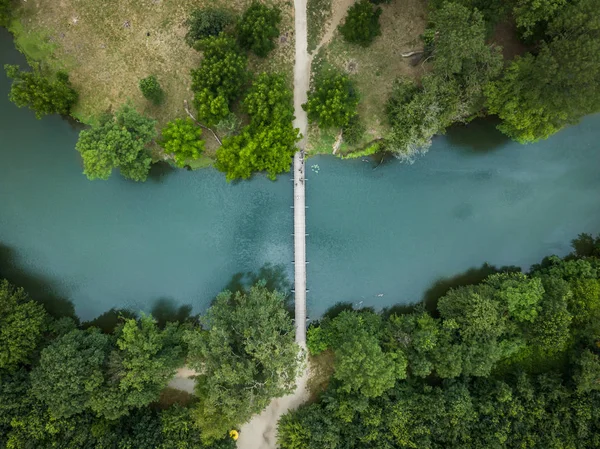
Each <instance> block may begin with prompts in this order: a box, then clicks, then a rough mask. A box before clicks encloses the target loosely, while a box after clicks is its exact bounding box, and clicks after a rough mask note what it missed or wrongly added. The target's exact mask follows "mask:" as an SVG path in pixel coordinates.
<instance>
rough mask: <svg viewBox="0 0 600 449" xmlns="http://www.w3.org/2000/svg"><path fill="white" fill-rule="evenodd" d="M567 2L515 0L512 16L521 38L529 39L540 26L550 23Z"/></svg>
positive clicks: (557, 0)
mask: <svg viewBox="0 0 600 449" xmlns="http://www.w3.org/2000/svg"><path fill="white" fill-rule="evenodd" d="M566 5H567V0H516V1H515V2H514V7H513V15H514V17H515V22H516V23H517V27H519V28H520V31H521V33H522V35H523V37H530V36H532V35H533V34H534V32H535V31H536V29H537V28H538V27H539V26H540V25H541V24H547V23H548V22H550V21H551V20H552V19H553V18H554V17H555V16H556V15H557V14H558V13H559V12H560V11H561V9H563V8H564V7H565V6H566Z"/></svg>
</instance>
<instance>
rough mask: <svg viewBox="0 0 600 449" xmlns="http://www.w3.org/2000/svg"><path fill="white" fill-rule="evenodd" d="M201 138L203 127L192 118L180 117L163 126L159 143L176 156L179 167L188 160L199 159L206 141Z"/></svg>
mask: <svg viewBox="0 0 600 449" xmlns="http://www.w3.org/2000/svg"><path fill="white" fill-rule="evenodd" d="M201 138H202V129H201V128H200V127H198V126H196V125H195V124H194V122H193V121H192V119H190V118H186V119H185V120H183V119H180V118H178V119H175V120H174V121H172V122H169V123H167V126H165V127H164V128H163V130H162V140H161V141H160V142H159V144H160V146H161V147H163V148H164V149H165V152H167V153H169V154H173V155H174V156H175V163H176V164H177V166H178V167H183V166H185V164H186V162H187V161H188V160H190V159H198V158H199V157H200V155H201V154H202V153H203V152H204V141H203V140H202V139H201Z"/></svg>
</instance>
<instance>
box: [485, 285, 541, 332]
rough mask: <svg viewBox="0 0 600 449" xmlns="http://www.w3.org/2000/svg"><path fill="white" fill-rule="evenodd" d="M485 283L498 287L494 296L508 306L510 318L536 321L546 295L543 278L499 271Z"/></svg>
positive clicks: (519, 320)
mask: <svg viewBox="0 0 600 449" xmlns="http://www.w3.org/2000/svg"><path fill="white" fill-rule="evenodd" d="M485 283H486V284H487V285H490V286H492V287H494V288H495V289H496V292H495V293H494V297H495V298H496V299H497V300H498V301H499V302H500V303H501V305H502V306H503V307H506V309H507V310H508V316H509V317H510V318H513V319H515V320H516V321H518V322H530V323H531V322H533V321H535V319H536V318H537V316H538V313H539V311H540V310H541V307H540V306H539V303H540V301H541V300H542V297H543V295H544V287H543V286H542V281H541V279H539V278H529V277H528V276H526V275H524V274H523V273H498V274H493V275H491V276H489V277H488V278H487V279H486V280H485Z"/></svg>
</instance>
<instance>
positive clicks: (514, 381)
mask: <svg viewBox="0 0 600 449" xmlns="http://www.w3.org/2000/svg"><path fill="white" fill-rule="evenodd" d="M574 246H575V248H576V252H575V253H574V254H572V255H569V256H567V257H566V258H564V259H561V258H559V257H556V256H551V257H547V258H545V259H544V260H543V261H542V263H541V264H539V265H534V266H533V267H532V269H531V271H530V272H529V273H528V274H523V273H520V272H517V271H503V272H498V273H496V274H492V275H490V276H488V277H487V278H486V279H485V280H484V281H483V282H481V283H478V284H474V285H466V286H462V287H457V288H455V289H451V290H450V291H448V292H447V293H446V294H445V295H444V296H442V297H441V298H440V299H439V300H438V302H437V307H435V310H434V311H432V312H431V313H430V312H427V311H426V310H425V308H424V307H422V306H417V307H415V308H414V310H413V311H406V312H404V313H402V314H397V313H392V312H384V313H380V314H376V313H374V312H373V311H371V310H368V309H367V310H365V309H363V310H352V309H351V307H350V309H346V310H343V311H341V312H339V313H338V314H337V315H335V314H333V315H327V316H326V317H325V318H324V319H323V320H322V321H321V322H320V323H318V324H317V325H315V326H312V327H311V328H309V332H308V349H309V351H310V352H311V353H312V354H313V355H318V354H320V353H323V352H324V351H330V352H332V353H333V376H332V379H331V381H330V384H329V387H328V389H327V390H326V391H325V392H324V393H322V396H321V398H320V400H319V401H318V402H316V403H314V404H312V405H308V406H305V407H303V408H301V409H300V410H298V411H297V412H291V413H288V414H287V415H286V416H284V417H283V419H282V420H281V422H280V426H279V442H280V445H281V447H282V449H291V448H317V447H318V448H323V447H327V448H330V449H335V448H363V449H364V448H392V447H406V448H417V447H419V448H420V447H427V448H440V449H442V448H444V449H448V448H461V449H468V448H473V449H475V448H524V447H527V448H540V449H542V448H544V449H545V448H565V447H569V448H574V449H575V448H581V449H584V448H592V447H598V446H599V445H600V438H599V435H600V413H599V412H598V410H600V408H599V407H600V324H599V323H600V320H599V319H600V259H599V258H597V257H596V256H597V254H598V249H599V248H600V246H599V245H598V240H597V239H592V238H591V237H589V236H582V237H581V238H580V239H578V241H577V242H576V245H574Z"/></svg>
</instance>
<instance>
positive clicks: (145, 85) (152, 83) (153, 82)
mask: <svg viewBox="0 0 600 449" xmlns="http://www.w3.org/2000/svg"><path fill="white" fill-rule="evenodd" d="M140 90H141V91H142V94H143V95H144V98H146V100H149V101H151V102H152V103H153V104H154V105H155V106H158V105H160V104H161V103H162V102H163V101H164V99H165V92H164V91H163V90H162V87H160V84H159V82H158V79H157V78H156V76H155V75H150V76H147V77H146V78H142V79H141V80H140Z"/></svg>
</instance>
